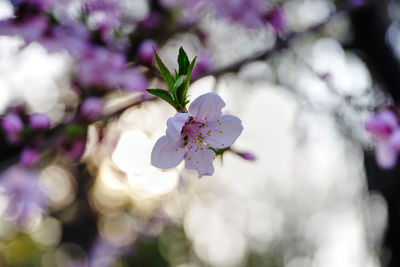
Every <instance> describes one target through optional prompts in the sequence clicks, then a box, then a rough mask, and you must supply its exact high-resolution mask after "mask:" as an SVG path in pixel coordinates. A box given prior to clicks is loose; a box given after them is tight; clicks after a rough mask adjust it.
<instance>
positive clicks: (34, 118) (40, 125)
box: [29, 113, 51, 130]
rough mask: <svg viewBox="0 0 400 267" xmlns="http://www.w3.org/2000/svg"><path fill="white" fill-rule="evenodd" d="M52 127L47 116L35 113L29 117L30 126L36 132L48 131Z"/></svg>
mask: <svg viewBox="0 0 400 267" xmlns="http://www.w3.org/2000/svg"><path fill="white" fill-rule="evenodd" d="M50 125H51V122H50V118H49V116H47V115H46V114H43V113H34V114H31V115H30V116H29V126H31V128H32V129H34V130H46V129H49V128H50Z"/></svg>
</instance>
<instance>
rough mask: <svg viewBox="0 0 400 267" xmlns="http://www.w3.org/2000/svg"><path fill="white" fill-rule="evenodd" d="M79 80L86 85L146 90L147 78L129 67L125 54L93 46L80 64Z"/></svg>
mask: <svg viewBox="0 0 400 267" xmlns="http://www.w3.org/2000/svg"><path fill="white" fill-rule="evenodd" d="M79 68H80V69H79V72H78V75H79V80H80V82H81V83H82V84H83V85H84V86H88V87H89V86H103V87H107V88H110V89H118V88H121V89H124V90H127V91H144V90H145V89H146V88H147V79H146V77H144V76H143V75H142V74H141V73H140V72H139V71H137V70H136V69H132V68H127V66H126V60H125V56H124V55H123V54H120V53H115V52H111V51H109V50H107V49H105V48H102V47H93V49H91V50H89V51H88V53H87V54H86V55H84V56H83V57H82V58H81V60H80V64H79Z"/></svg>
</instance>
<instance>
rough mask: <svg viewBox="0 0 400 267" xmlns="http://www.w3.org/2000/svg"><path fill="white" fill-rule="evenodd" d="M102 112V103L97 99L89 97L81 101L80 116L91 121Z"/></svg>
mask: <svg viewBox="0 0 400 267" xmlns="http://www.w3.org/2000/svg"><path fill="white" fill-rule="evenodd" d="M102 111H103V101H102V100H101V99H100V98H98V97H89V98H87V99H86V100H85V101H83V103H82V106H81V114H82V115H83V116H84V117H85V118H86V119H89V120H93V119H95V118H97V117H99V116H100V115H101V113H102Z"/></svg>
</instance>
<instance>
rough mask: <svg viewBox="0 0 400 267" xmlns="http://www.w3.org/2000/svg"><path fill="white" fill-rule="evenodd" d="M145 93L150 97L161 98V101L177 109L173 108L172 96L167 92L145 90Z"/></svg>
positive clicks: (162, 90)
mask: <svg viewBox="0 0 400 267" xmlns="http://www.w3.org/2000/svg"><path fill="white" fill-rule="evenodd" d="M147 92H149V93H150V94H152V95H155V96H158V97H159V98H161V99H162V100H165V101H167V102H168V103H169V104H171V106H173V107H174V108H177V107H176V106H175V101H174V99H173V98H172V96H171V95H170V94H169V93H168V91H166V90H164V89H147Z"/></svg>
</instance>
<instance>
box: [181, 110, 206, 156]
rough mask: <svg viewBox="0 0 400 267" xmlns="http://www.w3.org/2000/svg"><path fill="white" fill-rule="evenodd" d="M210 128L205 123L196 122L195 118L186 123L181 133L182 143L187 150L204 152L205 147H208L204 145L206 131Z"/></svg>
mask: <svg viewBox="0 0 400 267" xmlns="http://www.w3.org/2000/svg"><path fill="white" fill-rule="evenodd" d="M207 128H208V125H207V123H206V122H205V121H196V120H194V118H193V117H190V118H189V120H188V121H187V122H186V123H185V125H184V126H183V128H182V132H181V141H182V143H183V146H184V147H186V148H187V150H193V151H194V152H197V151H198V150H203V149H204V147H208V145H207V144H205V143H204V134H205V133H204V130H205V129H207Z"/></svg>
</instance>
